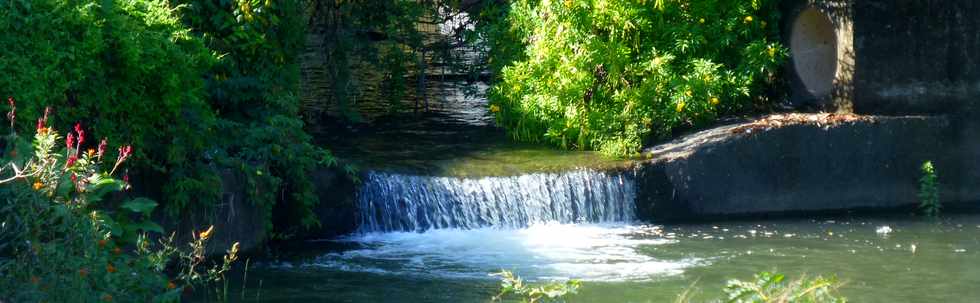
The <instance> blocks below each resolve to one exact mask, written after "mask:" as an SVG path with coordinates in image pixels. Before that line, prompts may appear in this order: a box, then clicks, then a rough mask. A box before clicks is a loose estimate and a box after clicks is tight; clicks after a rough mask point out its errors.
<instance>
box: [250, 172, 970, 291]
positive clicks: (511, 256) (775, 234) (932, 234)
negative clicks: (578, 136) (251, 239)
mask: <svg viewBox="0 0 980 303" xmlns="http://www.w3.org/2000/svg"><path fill="white" fill-rule="evenodd" d="M365 182H366V183H367V184H365V185H363V186H362V191H361V193H360V194H359V196H358V197H359V198H358V199H359V200H358V204H359V209H360V211H361V212H362V213H361V218H360V222H361V228H360V230H359V232H358V233H356V234H353V235H350V236H347V237H343V238H339V239H329V240H321V241H311V242H308V243H306V245H305V247H304V248H303V249H301V252H300V253H298V254H296V255H294V256H291V257H287V258H284V259H281V260H276V261H265V262H259V263H257V264H253V265H252V269H251V270H250V272H249V275H248V281H247V285H248V288H247V289H246V291H245V292H244V293H239V296H240V295H241V294H244V297H245V300H243V301H262V302H296V301H310V302H487V301H488V299H489V298H490V297H492V296H493V295H494V294H495V291H496V287H497V280H496V278H495V277H493V276H490V275H489V274H490V273H493V272H496V271H499V270H501V269H506V270H510V271H513V272H514V273H516V274H518V275H520V276H522V277H524V278H525V279H527V280H530V281H560V280H566V279H580V280H582V281H584V283H583V284H584V286H583V288H582V289H581V292H580V293H579V294H578V295H575V296H573V297H571V299H570V301H571V302H671V301H672V300H673V299H674V298H675V297H676V295H677V294H679V293H681V292H683V291H685V290H688V289H692V290H693V291H694V293H695V294H696V295H695V298H697V299H699V300H708V299H711V298H718V297H720V296H721V289H722V287H723V286H724V283H725V281H726V280H727V279H730V278H741V279H750V278H751V276H752V274H753V273H755V272H759V271H778V272H781V273H785V274H787V275H789V276H791V277H799V276H802V275H807V276H816V275H823V276H836V277H837V278H838V279H840V280H841V281H843V282H844V286H843V287H842V289H841V292H842V293H843V294H844V295H845V296H846V297H848V298H849V299H850V300H851V301H852V302H977V301H978V300H980V287H976V285H980V240H978V235H980V215H953V216H947V217H943V218H941V219H926V218H921V217H916V216H912V215H904V214H902V215H889V216H877V217H851V216H838V217H833V218H784V219H772V220H764V221H732V222H720V223H702V224H652V223H645V222H640V221H636V220H635V219H634V218H635V216H634V215H633V214H632V211H633V209H634V208H633V207H631V206H630V205H628V204H629V202H631V199H632V197H633V188H632V183H631V181H630V179H629V178H628V177H624V176H622V175H618V174H608V173H601V172H595V171H589V170H573V171H569V172H567V173H539V174H532V175H523V176H511V177H480V178H456V177H433V176H428V177H426V176H411V175H397V174H374V175H372V177H371V178H368V179H367V180H366V181H365ZM521 206H523V207H524V209H525V210H520V209H518V208H521ZM238 299H241V297H239V298H238Z"/></svg>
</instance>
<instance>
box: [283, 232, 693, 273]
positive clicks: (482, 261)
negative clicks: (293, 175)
mask: <svg viewBox="0 0 980 303" xmlns="http://www.w3.org/2000/svg"><path fill="white" fill-rule="evenodd" d="M657 234H659V230H658V229H657V228H656V227H649V226H633V225H628V224H624V223H621V224H559V223H544V224H535V225H532V226H530V227H528V228H523V229H494V228H480V229H470V230H461V229H437V230H429V231H426V232H423V233H416V232H389V233H368V234H362V235H358V236H352V237H350V238H347V239H345V240H344V241H353V242H357V243H360V244H361V245H362V247H361V248H359V249H353V250H347V251H344V252H340V253H330V254H326V255H323V256H320V257H318V258H316V259H314V260H312V261H310V262H307V263H304V264H302V265H300V266H303V267H318V268H327V269H335V270H341V271H352V272H370V273H379V274H395V275H418V276H427V277H437V278H487V277H488V276H487V274H488V273H491V272H496V271H499V270H501V269H506V270H511V271H514V272H515V273H517V274H519V275H521V276H522V277H524V278H525V279H529V280H560V279H569V278H573V279H582V280H586V281H626V280H630V281H644V280H651V279H656V278H658V277H663V276H667V275H674V274H679V273H681V271H682V269H684V268H685V267H688V266H691V265H694V264H695V263H698V260H693V259H692V260H681V261H677V260H670V261H668V260H658V259H657V258H655V257H653V256H651V255H649V254H648V253H644V252H643V251H644V250H646V251H648V252H649V251H650V249H651V248H652V247H654V246H657V245H663V244H667V243H671V241H673V240H668V239H664V238H661V237H659V236H657Z"/></svg>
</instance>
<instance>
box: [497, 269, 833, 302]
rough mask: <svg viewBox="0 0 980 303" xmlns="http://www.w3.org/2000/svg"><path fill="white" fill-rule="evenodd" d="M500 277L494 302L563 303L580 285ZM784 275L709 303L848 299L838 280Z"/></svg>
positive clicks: (733, 287)
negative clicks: (508, 299)
mask: <svg viewBox="0 0 980 303" xmlns="http://www.w3.org/2000/svg"><path fill="white" fill-rule="evenodd" d="M492 275H495V276H500V293H499V294H498V295H496V296H494V297H493V300H494V301H498V300H501V299H503V298H505V297H508V296H510V297H515V298H516V299H519V300H521V302H541V301H542V300H543V301H547V302H564V301H565V300H566V299H568V297H569V296H571V295H574V294H576V293H577V292H578V289H579V288H581V287H582V284H581V282H579V281H577V280H569V281H567V282H565V283H550V284H545V285H542V286H531V285H528V284H526V283H524V281H523V280H521V278H520V277H517V276H516V275H514V274H513V273H511V272H509V271H501V272H499V273H495V274H492ZM785 278H786V277H785V276H784V275H782V274H774V273H769V272H761V273H758V274H756V275H755V279H754V280H751V281H741V280H737V279H732V280H729V281H728V283H727V285H726V286H725V289H724V293H725V297H724V298H721V299H717V300H712V301H710V302H725V303H845V302H847V299H846V298H844V297H841V296H839V295H837V288H838V287H840V283H839V282H838V281H837V280H836V279H826V278H823V277H816V278H814V279H806V278H800V279H798V280H794V281H792V282H788V283H787V282H786V281H785ZM690 295H691V291H690V289H688V290H687V291H685V292H683V293H681V294H680V295H678V297H677V300H675V302H677V303H686V302H692V301H693V300H692V299H691V298H690V297H689V296H690Z"/></svg>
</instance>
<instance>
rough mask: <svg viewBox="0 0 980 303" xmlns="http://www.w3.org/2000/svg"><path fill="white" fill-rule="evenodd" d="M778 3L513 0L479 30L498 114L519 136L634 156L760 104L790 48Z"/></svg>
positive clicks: (493, 107)
mask: <svg viewBox="0 0 980 303" xmlns="http://www.w3.org/2000/svg"><path fill="white" fill-rule="evenodd" d="M776 5H777V1H769V0H753V1H741V0H698V1H687V0H684V1H680V0H656V1H644V0H613V1H557V0H556V1H551V0H517V1H513V2H511V5H510V7H509V10H507V11H499V9H498V11H496V12H490V13H488V14H496V15H497V16H498V17H497V18H499V19H498V20H497V21H495V22H489V23H490V25H488V26H486V27H485V29H484V30H483V33H484V37H485V38H486V39H487V40H488V42H487V43H488V44H489V45H491V47H493V48H495V49H491V52H492V54H491V58H490V65H491V67H492V68H494V69H495V70H494V72H495V73H496V75H495V77H496V79H495V83H494V85H493V87H492V89H491V91H490V94H489V97H490V100H491V110H492V111H493V112H494V113H495V115H496V118H497V121H498V123H499V124H500V125H502V126H504V127H506V128H507V129H508V131H509V133H510V134H511V136H512V137H513V138H515V139H517V140H520V141H531V142H547V143H551V144H554V145H558V146H561V147H563V148H571V149H599V150H601V151H603V152H604V153H607V154H612V155H629V154H633V153H635V152H637V151H638V150H639V149H640V147H641V146H642V144H643V141H644V140H645V139H647V138H649V137H651V136H654V137H664V136H667V135H669V134H670V133H671V132H672V130H674V129H675V128H677V127H692V126H693V127H696V126H700V125H704V124H706V123H709V122H712V121H714V120H715V119H717V117H718V116H720V115H724V114H728V113H733V112H737V111H740V110H744V109H746V108H748V107H749V106H750V105H752V104H753V102H756V103H765V102H767V100H766V98H765V97H764V96H762V95H761V93H762V92H763V90H764V89H765V88H766V87H767V86H768V85H769V83H771V82H772V81H773V80H774V76H775V72H776V70H777V68H778V67H779V65H780V63H781V62H782V61H783V60H784V58H785V57H786V54H787V51H786V49H784V48H783V47H782V46H781V45H780V44H779V43H778V42H776V41H775V39H774V37H776V36H777V34H778V26H777V25H778V18H779V14H778V9H777V7H776Z"/></svg>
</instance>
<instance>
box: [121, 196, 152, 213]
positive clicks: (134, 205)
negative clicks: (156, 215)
mask: <svg viewBox="0 0 980 303" xmlns="http://www.w3.org/2000/svg"><path fill="white" fill-rule="evenodd" d="M157 205H158V204H157V202H156V201H153V200H150V199H147V198H136V199H132V200H129V201H126V203H123V204H122V205H120V206H119V207H122V208H125V209H128V210H130V211H132V212H135V213H141V214H149V213H150V212H152V211H153V209H155V208H156V207H157Z"/></svg>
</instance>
